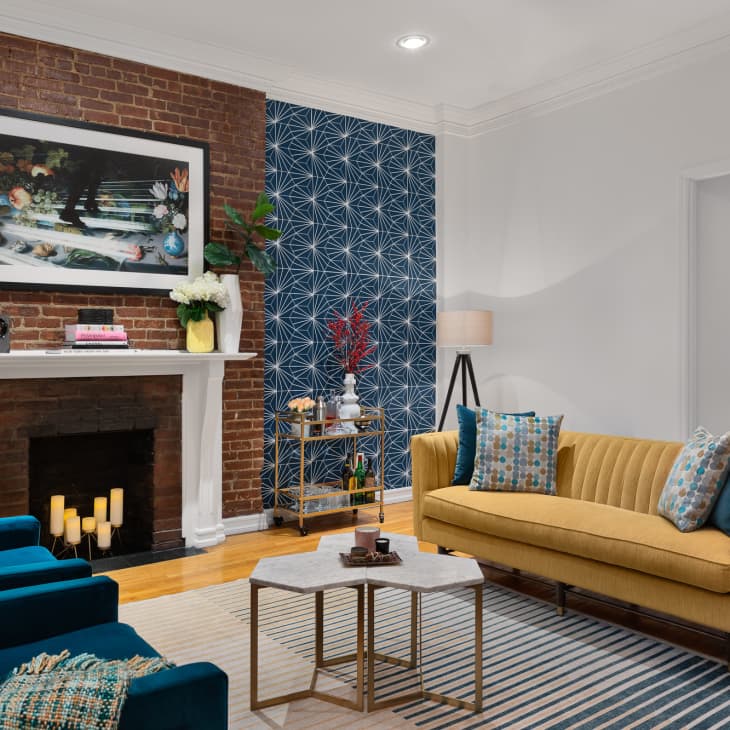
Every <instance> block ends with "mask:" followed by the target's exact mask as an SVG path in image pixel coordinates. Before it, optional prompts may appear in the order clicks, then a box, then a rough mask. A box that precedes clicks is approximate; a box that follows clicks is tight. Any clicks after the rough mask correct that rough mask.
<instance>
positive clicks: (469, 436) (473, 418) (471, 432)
mask: <svg viewBox="0 0 730 730" xmlns="http://www.w3.org/2000/svg"><path fill="white" fill-rule="evenodd" d="M507 415H508V416H534V415H535V411H525V412H524V413H508V414H507ZM456 418H457V419H458V421H459V446H458V448H457V449H456V466H455V467H454V478H453V479H452V480H451V483H452V484H455V485H456V484H469V482H470V481H471V475H472V474H473V473H474V459H475V458H476V453H477V413H476V411H473V410H472V409H471V408H467V407H466V406H462V405H457V406H456Z"/></svg>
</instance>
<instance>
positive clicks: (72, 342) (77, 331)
mask: <svg viewBox="0 0 730 730" xmlns="http://www.w3.org/2000/svg"><path fill="white" fill-rule="evenodd" d="M64 347H69V348H71V349H73V350H89V349H91V350H93V349H100V348H103V349H107V350H120V349H122V350H123V349H128V348H129V341H128V340H127V333H126V332H125V331H124V325H123V324H67V325H66V341H65V342H64Z"/></svg>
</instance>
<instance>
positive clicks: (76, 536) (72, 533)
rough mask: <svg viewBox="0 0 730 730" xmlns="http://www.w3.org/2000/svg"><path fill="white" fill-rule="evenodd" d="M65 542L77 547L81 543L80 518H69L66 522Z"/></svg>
mask: <svg viewBox="0 0 730 730" xmlns="http://www.w3.org/2000/svg"><path fill="white" fill-rule="evenodd" d="M66 542H67V543H69V544H70V545H78V544H79V543H80V542H81V518H80V517H78V516H76V517H69V518H68V519H67V520H66Z"/></svg>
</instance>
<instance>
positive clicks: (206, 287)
mask: <svg viewBox="0 0 730 730" xmlns="http://www.w3.org/2000/svg"><path fill="white" fill-rule="evenodd" d="M170 299H172V300H173V301H175V302H178V306H177V316H178V318H179V319H180V324H181V325H182V326H183V327H187V325H188V322H189V321H190V320H193V321H194V322H200V320H201V319H204V318H205V316H206V314H207V313H208V312H220V311H221V310H223V309H225V308H226V307H227V306H228V293H227V292H226V288H225V286H224V285H223V284H222V283H221V280H220V279H219V278H218V276H217V275H216V274H215V273H214V272H213V271H206V272H205V273H204V274H203V275H202V276H199V277H198V278H197V279H195V280H194V281H185V282H183V283H182V284H178V285H177V286H176V287H175V288H174V289H173V290H172V291H171V292H170Z"/></svg>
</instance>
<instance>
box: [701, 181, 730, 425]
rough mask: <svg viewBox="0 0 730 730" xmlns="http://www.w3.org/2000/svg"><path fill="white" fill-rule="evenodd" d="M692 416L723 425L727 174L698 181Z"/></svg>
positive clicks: (729, 235) (727, 392) (727, 345)
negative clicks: (694, 398)
mask: <svg viewBox="0 0 730 730" xmlns="http://www.w3.org/2000/svg"><path fill="white" fill-rule="evenodd" d="M696 201H697V202H696V219H697V229H696V230H697V238H696V249H695V250H696V253H695V261H696V264H695V267H696V271H697V281H698V282H700V285H699V286H698V287H697V294H696V314H695V321H696V330H695V331H696V348H697V354H696V360H695V366H696V373H697V386H696V401H695V403H696V408H695V420H696V423H697V424H701V425H703V426H705V428H708V429H709V430H710V431H712V433H722V432H723V431H727V430H728V421H730V387H728V380H727V373H728V364H729V363H730V334H728V317H727V311H728V307H727V302H728V279H729V277H730V175H723V176H721V177H717V178H714V179H710V180H703V181H701V182H699V183H698V184H697V192H696Z"/></svg>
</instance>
